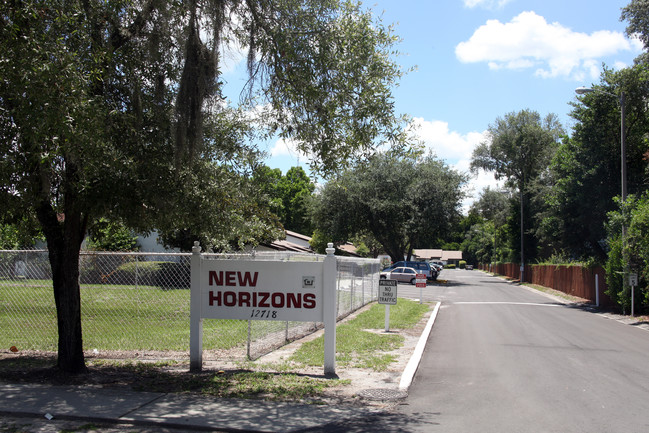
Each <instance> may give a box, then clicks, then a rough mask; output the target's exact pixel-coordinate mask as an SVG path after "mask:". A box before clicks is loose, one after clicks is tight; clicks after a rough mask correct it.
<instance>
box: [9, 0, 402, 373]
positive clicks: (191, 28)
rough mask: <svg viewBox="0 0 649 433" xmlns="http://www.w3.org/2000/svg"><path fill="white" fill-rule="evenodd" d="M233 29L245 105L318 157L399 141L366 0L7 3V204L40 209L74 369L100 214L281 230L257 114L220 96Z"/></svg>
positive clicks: (388, 77) (13, 208) (212, 237)
mask: <svg viewBox="0 0 649 433" xmlns="http://www.w3.org/2000/svg"><path fill="white" fill-rule="evenodd" d="M225 37H228V38H230V39H232V40H236V41H237V42H239V43H240V44H241V45H242V46H244V47H247V48H248V49H249V53H250V55H249V62H248V65H249V73H250V80H249V83H250V87H249V89H248V90H249V92H248V93H247V95H249V96H250V98H249V103H250V104H254V103H257V102H259V103H261V104H266V106H267V107H270V110H271V111H270V113H265V116H264V119H266V120H267V126H268V127H269V128H270V129H271V130H277V129H279V131H280V134H281V135H282V136H284V137H286V138H292V139H295V140H297V141H298V143H299V147H300V149H301V150H302V151H303V152H304V153H306V154H310V155H313V157H314V168H316V169H319V170H321V171H322V172H327V171H332V170H335V169H336V168H337V167H338V166H339V165H341V164H343V163H344V162H345V161H346V160H347V158H348V157H350V156H352V155H353V156H357V155H360V156H362V155H365V154H367V153H371V151H372V149H374V146H376V145H377V144H379V143H383V142H395V143H399V142H401V141H399V140H398V136H399V135H400V134H401V133H402V132H401V131H403V128H402V122H401V119H400V118H398V117H397V116H395V115H394V112H393V106H394V105H393V101H392V95H391V88H392V86H393V85H394V83H395V81H396V80H398V78H399V77H400V76H401V74H402V71H401V70H400V69H399V67H398V65H397V64H396V63H395V62H394V60H393V54H394V53H393V49H392V47H393V44H394V43H396V41H397V39H396V37H395V36H394V35H393V34H392V32H391V30H390V29H389V28H385V27H384V26H383V25H382V24H381V23H380V22H378V21H376V20H374V19H373V16H372V14H371V13H370V12H364V11H362V10H361V9H360V6H359V5H358V4H357V3H353V2H347V1H340V2H339V1H336V0H326V1H321V0H302V1H300V2H297V3H296V2H294V1H288V0H281V1H276V2H268V1H258V2H256V1H237V0H225V1H214V0H190V1H187V2H177V1H167V0H160V1H142V2H122V1H119V0H109V1H96V0H89V1H83V2H81V1H76V0H75V1H63V0H30V1H22V2H18V1H8V2H3V3H1V4H0V154H1V155H2V157H0V195H1V197H0V198H1V199H2V201H3V204H4V206H3V208H2V210H0V212H1V213H2V218H3V220H5V219H6V218H7V215H30V216H35V218H37V220H38V221H39V224H40V226H41V228H42V231H43V234H44V236H45V238H46V240H47V246H48V250H49V259H50V264H51V267H52V274H53V290H54V298H55V304H56V309H57V324H58V331H59V332H58V360H57V365H58V367H59V368H60V369H61V370H63V371H65V372H69V373H77V372H81V371H84V370H85V360H84V356H83V339H82V331H81V298H80V286H79V265H78V263H79V250H80V247H81V243H82V241H83V239H84V236H85V234H86V233H87V231H88V229H90V228H91V225H92V223H93V221H98V220H99V219H100V218H101V217H104V216H107V217H110V218H111V219H116V220H121V221H124V223H125V224H126V225H127V226H129V227H131V228H133V229H134V230H137V231H146V230H149V229H151V228H154V227H156V228H158V229H160V230H161V231H162V232H167V233H173V232H174V231H175V230H184V231H187V232H190V233H198V234H199V235H201V236H202V237H203V238H204V239H205V242H206V243H209V244H211V245H214V246H215V247H216V248H217V249H218V248H225V247H230V246H231V244H232V243H235V244H242V243H246V242H248V241H254V240H258V239H259V238H264V237H266V236H269V234H270V233H271V232H274V231H276V225H275V223H274V221H273V219H272V215H271V214H270V213H269V212H267V210H266V208H265V204H264V203H263V201H262V200H260V199H257V198H254V197H256V196H255V189H254V188H252V187H251V185H252V183H251V182H250V181H249V178H248V175H249V174H250V173H249V166H250V165H251V164H252V165H254V164H255V163H256V161H255V159H256V157H257V156H258V154H257V152H256V151H255V149H254V148H251V147H250V146H246V145H245V144H244V143H243V141H242V139H243V138H245V137H247V136H248V134H249V131H248V130H247V129H246V128H244V126H243V125H245V124H248V125H250V124H251V123H252V122H250V119H247V120H246V121H244V117H243V115H242V113H239V112H237V111H235V110H232V109H229V108H226V107H224V104H223V103H222V98H221V95H220V86H221V83H220V81H219V75H220V69H219V66H220V64H219V61H220V58H219V48H220V46H221V42H222V40H224V38H225ZM251 197H253V198H251Z"/></svg>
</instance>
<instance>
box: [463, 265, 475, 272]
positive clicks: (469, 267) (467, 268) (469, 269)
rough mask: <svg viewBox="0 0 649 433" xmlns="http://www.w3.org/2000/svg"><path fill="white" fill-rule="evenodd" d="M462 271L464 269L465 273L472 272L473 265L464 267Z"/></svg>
mask: <svg viewBox="0 0 649 433" xmlns="http://www.w3.org/2000/svg"><path fill="white" fill-rule="evenodd" d="M464 269H466V270H467V271H472V270H473V265H466V266H465V267H464Z"/></svg>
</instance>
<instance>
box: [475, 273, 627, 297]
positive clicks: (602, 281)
mask: <svg viewBox="0 0 649 433" xmlns="http://www.w3.org/2000/svg"><path fill="white" fill-rule="evenodd" d="M480 269H482V270H485V271H489V272H492V273H495V274H498V275H504V276H506V277H508V278H512V279H515V280H520V278H521V274H520V265H519V264H518V263H496V264H481V265H480ZM596 275H597V276H598V284H599V305H600V306H601V307H614V306H615V303H614V302H613V301H612V300H611V298H610V297H609V296H608V295H607V294H606V293H605V292H606V290H607V286H606V271H605V270H604V269H603V268H602V267H593V268H590V267H584V266H579V265H575V266H566V265H525V269H524V277H525V282H526V283H531V284H536V285H539V286H543V287H549V288H551V289H554V290H558V291H560V292H563V293H565V294H567V295H571V296H577V297H579V298H583V299H587V300H588V301H590V302H591V303H593V304H594V303H595V302H596V298H597V296H596V294H595V276H596Z"/></svg>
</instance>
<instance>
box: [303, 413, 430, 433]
mask: <svg viewBox="0 0 649 433" xmlns="http://www.w3.org/2000/svg"><path fill="white" fill-rule="evenodd" d="M439 415H441V414H440V413H439V412H434V413H433V412H426V413H414V414H410V415H408V416H407V417H404V416H403V415H402V414H395V413H379V414H376V415H371V416H368V417H365V418H357V419H353V420H345V421H339V422H335V423H331V424H328V425H325V426H322V427H316V428H310V429H306V430H301V432H304V433H365V432H368V431H376V432H381V433H405V432H411V431H412V429H413V428H414V427H418V428H421V427H424V426H434V425H439V423H437V422H434V421H431V420H432V419H435V418H436V417H438V416H439Z"/></svg>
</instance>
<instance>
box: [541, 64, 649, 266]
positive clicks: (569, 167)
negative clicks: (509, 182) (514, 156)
mask: <svg viewBox="0 0 649 433" xmlns="http://www.w3.org/2000/svg"><path fill="white" fill-rule="evenodd" d="M594 88H595V89H596V90H597V91H596V92H593V93H590V94H587V95H584V96H581V97H579V101H578V102H577V103H575V104H574V109H573V111H572V113H571V116H572V117H573V118H574V119H575V120H576V121H577V122H576V123H575V126H574V132H573V135H572V137H571V138H569V139H568V138H566V139H564V141H563V143H562V144H561V145H560V146H559V149H558V151H557V153H556V155H555V157H554V159H553V161H552V164H551V166H550V167H551V172H552V177H553V179H555V182H554V183H555V185H554V187H553V188H552V191H551V193H550V194H549V195H548V197H547V202H548V204H549V206H550V210H551V212H550V214H549V215H548V217H547V220H546V221H545V223H544V224H545V225H546V226H547V230H545V231H546V235H547V236H548V237H550V238H552V239H553V242H554V244H555V245H556V246H557V249H558V250H562V251H565V252H566V253H567V255H569V256H571V257H574V258H576V259H581V258H589V257H592V258H595V259H596V260H598V261H599V262H604V261H605V260H606V256H607V250H606V245H605V242H604V241H605V239H606V237H607V235H606V230H605V226H604V223H605V222H606V219H607V214H608V212H611V211H613V210H614V209H616V207H617V206H616V204H615V202H614V200H613V198H614V197H615V196H619V195H620V190H621V183H620V182H621V177H620V158H621V151H620V145H621V144H620V138H621V137H620V104H619V101H618V99H617V98H616V97H615V95H617V94H619V93H620V92H621V91H624V92H625V94H626V98H625V100H626V115H625V117H626V122H625V124H626V129H625V137H626V140H625V141H626V149H627V184H628V191H629V193H630V194H634V193H640V192H641V191H643V190H645V189H646V187H647V183H646V179H647V177H646V174H647V173H646V170H647V164H646V152H647V151H648V150H649V146H648V145H647V141H646V131H647V130H649V115H648V111H647V108H646V102H645V101H646V98H647V96H649V66H648V65H646V64H638V65H635V66H633V67H631V68H626V69H623V70H620V71H613V70H610V69H605V70H604V72H603V74H602V82H601V84H599V85H597V86H595V87H594ZM603 92H606V93H603ZM607 93H608V94H607Z"/></svg>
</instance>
